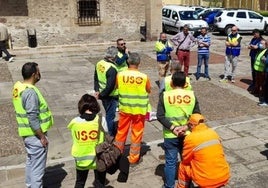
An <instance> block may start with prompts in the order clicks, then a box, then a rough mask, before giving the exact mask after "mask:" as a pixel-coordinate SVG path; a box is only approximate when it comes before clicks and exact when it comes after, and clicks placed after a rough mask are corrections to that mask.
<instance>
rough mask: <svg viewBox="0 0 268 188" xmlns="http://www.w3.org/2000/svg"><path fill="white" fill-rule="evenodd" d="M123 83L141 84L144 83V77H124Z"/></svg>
mask: <svg viewBox="0 0 268 188" xmlns="http://www.w3.org/2000/svg"><path fill="white" fill-rule="evenodd" d="M123 82H124V83H130V84H134V83H136V84H141V83H142V82H143V78H142V77H135V76H125V75H124V76H123Z"/></svg>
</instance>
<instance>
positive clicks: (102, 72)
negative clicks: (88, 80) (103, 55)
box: [96, 60, 118, 96]
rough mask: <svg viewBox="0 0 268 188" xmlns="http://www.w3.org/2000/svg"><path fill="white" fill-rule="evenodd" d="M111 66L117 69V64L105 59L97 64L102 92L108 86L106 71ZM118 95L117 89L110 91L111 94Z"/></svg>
mask: <svg viewBox="0 0 268 188" xmlns="http://www.w3.org/2000/svg"><path fill="white" fill-rule="evenodd" d="M110 67H113V68H115V69H116V66H115V65H114V64H112V63H109V62H107V61H105V60H101V61H99V62H98V63H97V65H96V70H97V76H98V81H99V86H100V92H102V91H103V90H104V88H105V87H106V84H107V78H106V73H107V71H108V70H109V68H110ZM117 95H118V91H117V89H114V90H113V91H112V92H111V93H110V96H117Z"/></svg>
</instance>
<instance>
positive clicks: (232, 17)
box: [214, 9, 268, 35]
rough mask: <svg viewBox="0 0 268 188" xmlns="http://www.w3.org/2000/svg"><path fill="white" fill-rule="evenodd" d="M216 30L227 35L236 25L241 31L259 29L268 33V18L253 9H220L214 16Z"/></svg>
mask: <svg viewBox="0 0 268 188" xmlns="http://www.w3.org/2000/svg"><path fill="white" fill-rule="evenodd" d="M214 25H215V31H219V32H220V33H222V34H225V35H227V34H228V33H230V32H231V28H232V27H233V26H234V25H236V26H237V27H238V29H239V31H240V32H251V31H252V30H253V29H259V30H260V31H261V32H266V33H268V18H267V17H263V16H262V15H260V14H259V13H257V12H255V11H253V10H247V9H225V10H221V11H219V12H218V13H217V14H216V16H215V18H214Z"/></svg>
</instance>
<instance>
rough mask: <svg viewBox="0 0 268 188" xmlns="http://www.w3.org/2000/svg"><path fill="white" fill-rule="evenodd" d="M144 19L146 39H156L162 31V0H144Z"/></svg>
mask: <svg viewBox="0 0 268 188" xmlns="http://www.w3.org/2000/svg"><path fill="white" fill-rule="evenodd" d="M145 4H146V7H145V21H146V29H147V34H146V37H147V40H156V39H157V38H158V36H159V33H160V32H162V0H146V3H145Z"/></svg>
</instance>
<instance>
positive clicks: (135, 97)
mask: <svg viewBox="0 0 268 188" xmlns="http://www.w3.org/2000/svg"><path fill="white" fill-rule="evenodd" d="M119 97H124V98H129V99H147V98H148V95H144V96H141V95H122V94H119Z"/></svg>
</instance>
